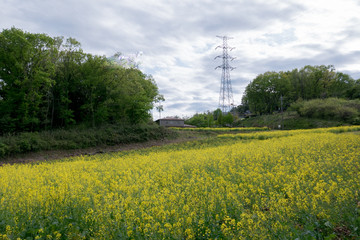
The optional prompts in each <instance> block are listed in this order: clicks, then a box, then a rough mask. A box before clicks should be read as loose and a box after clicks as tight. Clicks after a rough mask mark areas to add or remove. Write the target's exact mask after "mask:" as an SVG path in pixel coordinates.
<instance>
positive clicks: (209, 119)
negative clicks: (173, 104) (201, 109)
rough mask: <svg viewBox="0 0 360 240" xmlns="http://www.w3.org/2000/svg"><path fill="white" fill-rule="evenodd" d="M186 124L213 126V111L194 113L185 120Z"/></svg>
mask: <svg viewBox="0 0 360 240" xmlns="http://www.w3.org/2000/svg"><path fill="white" fill-rule="evenodd" d="M185 123H186V124H189V125H193V126H196V127H213V126H214V125H215V121H214V116H213V113H211V112H207V113H196V114H195V115H194V116H192V117H191V118H189V119H187V120H186V121H185Z"/></svg>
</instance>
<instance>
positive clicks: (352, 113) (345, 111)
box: [292, 98, 360, 124]
mask: <svg viewBox="0 0 360 240" xmlns="http://www.w3.org/2000/svg"><path fill="white" fill-rule="evenodd" d="M292 108H293V109H294V110H296V111H297V112H298V113H299V114H300V116H304V117H309V118H320V119H335V120H343V121H345V122H348V123H353V124H357V121H358V118H359V117H360V100H345V99H338V98H327V99H313V100H310V101H298V102H296V103H295V104H293V105H292Z"/></svg>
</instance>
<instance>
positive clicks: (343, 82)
mask: <svg viewBox="0 0 360 240" xmlns="http://www.w3.org/2000/svg"><path fill="white" fill-rule="evenodd" d="M359 86H360V84H359V81H354V80H353V79H352V78H351V77H350V76H349V75H347V74H344V73H341V72H335V68H334V67H333V66H331V65H330V66H324V65H321V66H305V67H303V68H302V69H300V70H298V69H294V70H292V71H287V72H278V73H277V72H266V73H264V74H260V75H258V76H257V77H256V78H255V79H254V80H253V81H252V82H250V84H249V85H248V86H247V87H246V89H245V93H244V96H243V99H242V104H241V107H240V108H239V109H246V108H249V109H250V111H251V112H252V113H255V114H269V113H273V112H274V111H280V110H281V107H282V108H283V109H286V108H287V107H289V106H290V105H291V104H292V103H294V102H296V101H297V100H298V99H303V100H311V99H316V98H330V97H335V98H350V99H355V98H359V96H360V91H359V90H360V87H359Z"/></svg>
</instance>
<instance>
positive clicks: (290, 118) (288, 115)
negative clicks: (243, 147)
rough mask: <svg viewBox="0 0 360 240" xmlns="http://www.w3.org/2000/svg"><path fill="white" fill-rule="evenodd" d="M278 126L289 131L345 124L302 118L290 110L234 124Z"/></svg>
mask: <svg viewBox="0 0 360 240" xmlns="http://www.w3.org/2000/svg"><path fill="white" fill-rule="evenodd" d="M279 125H282V129H287V130H289V129H310V128H322V127H336V126H341V125H347V123H345V122H343V121H340V120H335V119H329V120H328V119H316V118H308V117H302V116H300V115H299V114H298V113H297V112H296V111H290V110H287V111H286V112H284V113H283V114H281V113H273V114H266V115H260V116H256V117H250V118H245V119H239V120H237V121H235V123H234V126H241V127H264V126H266V127H269V128H271V129H279Z"/></svg>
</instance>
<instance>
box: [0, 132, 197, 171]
mask: <svg viewBox="0 0 360 240" xmlns="http://www.w3.org/2000/svg"><path fill="white" fill-rule="evenodd" d="M196 139H197V138H196V137H186V138H183V137H181V138H176V139H164V140H151V141H147V142H141V143H129V144H119V145H114V146H99V147H91V148H85V149H72V150H49V151H40V152H31V153H26V154H20V155H16V156H12V157H7V158H3V159H0V166H3V165H5V164H18V163H22V164H26V163H36V162H41V161H49V160H56V159H62V158H69V157H76V156H81V155H95V154H101V153H111V152H121V151H128V150H137V149H144V148H150V147H154V146H163V145H167V144H174V143H181V142H187V141H192V140H196Z"/></svg>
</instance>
